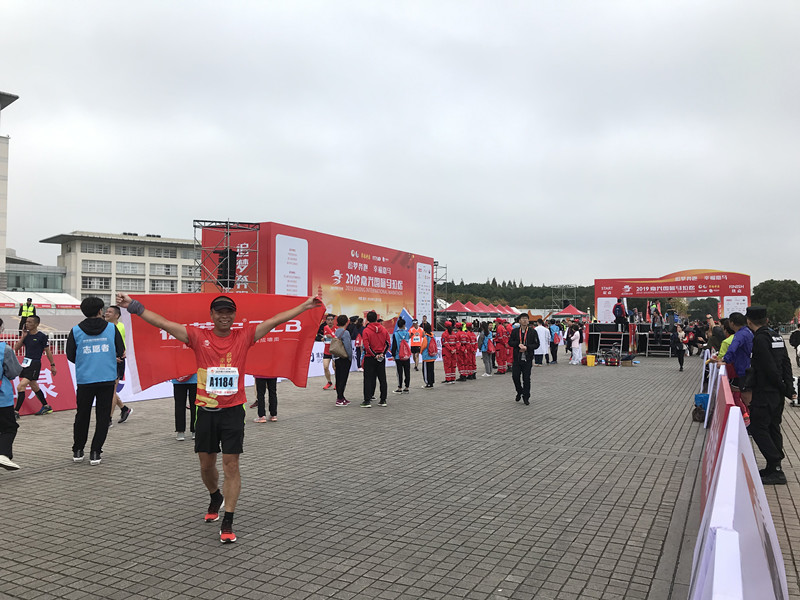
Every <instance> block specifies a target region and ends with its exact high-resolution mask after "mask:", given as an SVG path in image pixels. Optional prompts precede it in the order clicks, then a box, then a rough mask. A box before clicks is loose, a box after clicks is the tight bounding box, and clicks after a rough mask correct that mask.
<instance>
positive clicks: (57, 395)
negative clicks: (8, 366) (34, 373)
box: [14, 354, 76, 415]
mask: <svg viewBox="0 0 800 600" xmlns="http://www.w3.org/2000/svg"><path fill="white" fill-rule="evenodd" d="M42 358H43V359H44V360H43V361H42V370H41V371H39V379H38V380H37V381H36V383H38V384H39V389H40V390H42V394H44V399H45V401H46V402H47V403H48V404H49V405H50V406H51V407H52V408H53V410H70V409H73V408H75V406H76V402H75V381H74V378H73V376H72V374H71V372H70V363H69V361H68V360H67V357H66V355H64V354H54V355H53V360H54V361H55V363H56V373H57V375H53V372H52V371H51V370H50V363H49V362H47V358H46V357H44V356H42ZM17 385H19V377H17V378H16V379H14V390H16V389H17ZM40 408H42V403H41V402H39V399H38V398H37V397H36V396H35V394H34V393H33V390H31V388H30V387H28V388H27V389H26V390H25V403H24V404H23V405H22V408H21V409H20V411H19V413H20V414H21V415H30V414H33V413H35V412H36V411H38V410H39V409H40Z"/></svg>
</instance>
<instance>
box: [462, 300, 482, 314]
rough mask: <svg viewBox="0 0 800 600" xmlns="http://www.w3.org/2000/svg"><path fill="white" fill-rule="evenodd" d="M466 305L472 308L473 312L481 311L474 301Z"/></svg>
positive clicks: (469, 308)
mask: <svg viewBox="0 0 800 600" xmlns="http://www.w3.org/2000/svg"><path fill="white" fill-rule="evenodd" d="M464 306H466V307H467V309H468V310H470V311H471V312H480V311H479V310H478V307H477V306H475V305H474V304H473V303H472V302H467V303H466V304H465V305H464Z"/></svg>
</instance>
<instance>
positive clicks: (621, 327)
mask: <svg viewBox="0 0 800 600" xmlns="http://www.w3.org/2000/svg"><path fill="white" fill-rule="evenodd" d="M614 324H615V325H616V326H617V331H622V332H624V333H627V331H628V319H627V318H626V317H617V318H616V319H614Z"/></svg>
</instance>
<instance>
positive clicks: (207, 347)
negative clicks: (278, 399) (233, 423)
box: [186, 323, 256, 408]
mask: <svg viewBox="0 0 800 600" xmlns="http://www.w3.org/2000/svg"><path fill="white" fill-rule="evenodd" d="M186 332H187V333H188V334H189V344H188V346H189V348H191V349H192V350H194V357H195V360H196V361H197V400H196V401H195V404H196V405H197V406H206V407H208V408H227V407H229V406H239V405H240V404H245V403H246V402H247V396H245V393H244V365H245V362H246V360H247V352H248V351H249V350H250V347H251V346H253V345H254V344H255V343H256V342H255V337H256V325H255V324H254V323H247V324H245V326H244V327H243V328H242V329H233V330H231V334H230V335H229V336H228V337H220V336H218V335H216V334H215V333H214V332H213V331H212V330H210V329H200V328H199V327H187V328H186ZM211 367H236V368H237V369H238V371H239V373H238V375H239V381H238V385H237V389H236V392H235V393H233V394H230V395H217V394H210V393H207V392H206V382H207V374H208V369H209V368H211Z"/></svg>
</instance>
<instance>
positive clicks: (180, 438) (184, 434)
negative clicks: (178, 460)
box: [175, 431, 186, 442]
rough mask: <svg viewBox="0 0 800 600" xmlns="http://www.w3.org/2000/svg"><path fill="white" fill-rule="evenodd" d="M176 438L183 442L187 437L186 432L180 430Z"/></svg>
mask: <svg viewBox="0 0 800 600" xmlns="http://www.w3.org/2000/svg"><path fill="white" fill-rule="evenodd" d="M175 439H176V440H178V441H179V442H182V441H183V440H185V439H186V433H185V432H183V431H179V432H178V434H177V435H176V436H175Z"/></svg>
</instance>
